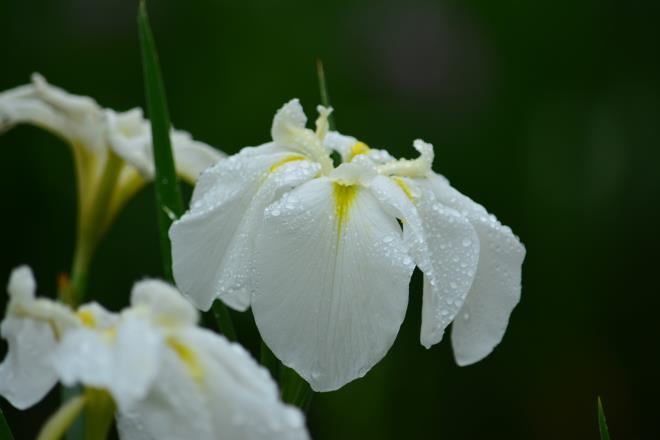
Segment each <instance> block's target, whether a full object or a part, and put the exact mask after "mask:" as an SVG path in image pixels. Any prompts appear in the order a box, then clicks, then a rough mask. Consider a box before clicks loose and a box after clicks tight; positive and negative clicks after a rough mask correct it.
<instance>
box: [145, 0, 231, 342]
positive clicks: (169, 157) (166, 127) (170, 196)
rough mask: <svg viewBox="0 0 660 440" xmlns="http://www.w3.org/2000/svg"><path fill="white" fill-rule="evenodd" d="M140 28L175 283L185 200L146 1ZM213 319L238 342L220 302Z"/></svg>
mask: <svg viewBox="0 0 660 440" xmlns="http://www.w3.org/2000/svg"><path fill="white" fill-rule="evenodd" d="M138 28H139V33H140V45H141V46H142V68H143V73H144V87H145V92H146V98H147V113H148V115H149V119H151V136H152V139H153V148H154V166H155V169H156V176H155V180H154V187H155V190H156V205H157V206H156V209H157V211H158V212H157V215H158V226H159V230H160V246H161V252H162V257H163V271H164V274H165V277H166V278H167V279H169V280H170V281H172V280H173V276H172V244H171V243H170V238H169V235H168V231H169V229H170V225H171V224H172V222H173V221H174V220H176V219H177V218H179V217H180V216H181V214H183V201H182V199H181V189H180V188H179V181H178V180H177V176H176V169H175V167H174V156H173V154H172V143H171V139H170V116H169V112H168V110H167V100H166V98H165V86H164V85H163V78H162V76H161V73H160V65H159V63H158V54H157V52H156V44H155V43H154V38H153V35H152V33H151V26H150V25H149V17H148V15H147V7H146V3H145V1H144V0H141V1H140V8H139V12H138ZM213 316H214V318H215V320H216V323H217V325H218V329H219V330H220V332H221V333H223V334H224V335H225V336H227V338H229V339H231V340H236V333H235V331H234V326H233V323H232V321H231V317H230V316H229V310H227V308H226V307H225V305H224V304H222V303H221V302H219V301H216V302H215V304H214V305H213Z"/></svg>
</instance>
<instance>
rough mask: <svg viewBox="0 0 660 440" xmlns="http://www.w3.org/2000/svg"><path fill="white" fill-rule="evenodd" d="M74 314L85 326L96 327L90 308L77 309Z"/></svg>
mask: <svg viewBox="0 0 660 440" xmlns="http://www.w3.org/2000/svg"><path fill="white" fill-rule="evenodd" d="M76 315H78V318H80V321H81V322H82V324H83V325H84V326H85V327H90V328H94V327H96V318H95V317H94V314H93V313H92V312H91V311H90V310H78V311H77V312H76Z"/></svg>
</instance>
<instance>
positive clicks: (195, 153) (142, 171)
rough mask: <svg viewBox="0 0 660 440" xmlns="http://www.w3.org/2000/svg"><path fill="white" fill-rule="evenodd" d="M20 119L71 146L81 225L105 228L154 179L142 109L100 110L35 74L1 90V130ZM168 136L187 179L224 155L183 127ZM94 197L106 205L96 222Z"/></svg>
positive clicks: (150, 146) (191, 181) (148, 134)
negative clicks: (30, 80)
mask: <svg viewBox="0 0 660 440" xmlns="http://www.w3.org/2000/svg"><path fill="white" fill-rule="evenodd" d="M23 123H27V124H33V125H36V126H38V127H41V128H43V129H45V130H48V131H49V132H51V133H53V134H55V135H56V136H58V137H60V138H62V139H64V140H65V141H66V142H67V143H68V144H69V145H70V146H71V149H72V152H73V156H74V163H75V168H76V174H77V185H78V196H79V215H80V224H81V227H83V226H85V224H88V223H93V226H92V227H93V228H94V229H95V230H101V231H103V230H105V229H106V228H107V227H108V225H109V224H110V222H111V221H112V219H113V218H114V216H115V215H116V213H117V212H118V210H119V209H120V208H121V206H123V204H124V203H125V202H126V201H127V200H128V199H129V198H130V197H131V196H132V195H133V194H134V193H135V192H136V191H137V190H139V189H140V188H141V187H142V186H143V185H144V184H145V183H146V182H148V181H149V180H151V179H153V177H154V168H153V160H152V155H153V153H152V150H153V148H152V143H151V129H150V126H149V121H147V120H145V119H144V118H143V116H142V110H141V109H138V108H136V109H133V110H129V111H127V112H123V113H122V112H115V111H114V110H111V109H104V108H102V107H101V106H99V105H98V104H97V103H96V101H94V100H93V99H92V98H90V97H87V96H78V95H73V94H70V93H68V92H66V91H64V90H62V89H60V88H58V87H55V86H52V85H50V84H49V83H48V82H46V80H45V79H44V78H43V77H42V76H41V75H39V74H36V73H35V74H33V75H32V83H31V84H28V85H23V86H19V87H16V88H14V89H11V90H7V91H4V92H2V93H0V132H2V131H4V130H7V129H9V128H11V127H13V126H15V125H16V124H23ZM171 136H172V149H173V152H174V156H175V159H176V166H177V173H178V175H179V176H180V177H182V178H183V179H185V180H186V181H187V182H189V183H194V182H195V180H196V179H197V176H198V175H199V174H200V173H201V172H202V171H203V170H204V169H205V168H207V167H209V166H211V165H213V164H215V163H216V162H218V160H220V159H221V158H222V157H224V154H223V153H222V152H220V151H218V150H216V149H214V148H212V147H210V146H208V145H206V144H204V143H201V142H198V141H195V140H193V139H192V137H191V136H190V134H189V133H186V132H184V131H179V130H172V134H171ZM108 185H110V188H107V186H108ZM104 191H105V192H108V194H104V193H103V192H104ZM99 199H104V200H103V202H104V203H106V204H107V205H108V206H107V207H103V208H104V210H105V211H106V212H105V215H103V216H102V218H100V219H98V220H99V221H96V220H97V219H95V218H94V214H95V213H96V212H97V211H98V210H99V208H98V207H97V206H95V204H96V203H98V200H99ZM99 223H100V224H99Z"/></svg>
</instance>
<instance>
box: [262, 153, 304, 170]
mask: <svg viewBox="0 0 660 440" xmlns="http://www.w3.org/2000/svg"><path fill="white" fill-rule="evenodd" d="M299 160H305V157H304V156H288V157H285V158H284V159H282V160H280V161H278V162H276V163H274V164H273V165H271V167H270V169H269V170H268V174H272V173H274V172H275V171H277V169H278V168H280V167H281V166H283V165H285V164H287V163H289V162H297V161H299Z"/></svg>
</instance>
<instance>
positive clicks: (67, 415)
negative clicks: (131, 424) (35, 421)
mask: <svg viewBox="0 0 660 440" xmlns="http://www.w3.org/2000/svg"><path fill="white" fill-rule="evenodd" d="M84 406H85V396H84V395H80V396H77V397H74V398H72V399H70V400H68V401H67V402H66V403H65V404H64V405H62V406H61V407H60V409H58V410H57V412H55V414H53V415H52V416H51V417H50V418H49V419H48V421H47V422H46V424H45V425H44V426H43V428H41V432H39V435H38V436H37V440H59V439H60V438H62V436H63V435H64V433H65V432H66V431H67V429H68V428H69V427H70V426H71V425H72V424H73V422H74V421H75V420H76V418H77V417H78V415H79V414H80V413H81V411H82V409H83V408H84ZM99 440H100V439H99Z"/></svg>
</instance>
